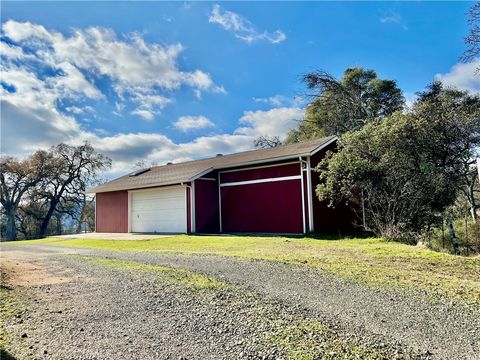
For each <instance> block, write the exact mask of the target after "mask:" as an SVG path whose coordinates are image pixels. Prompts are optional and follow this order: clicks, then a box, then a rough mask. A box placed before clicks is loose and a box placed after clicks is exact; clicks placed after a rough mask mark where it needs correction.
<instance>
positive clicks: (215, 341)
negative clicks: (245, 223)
mask: <svg viewBox="0 0 480 360" xmlns="http://www.w3.org/2000/svg"><path fill="white" fill-rule="evenodd" d="M2 250H3V251H2V269H7V270H8V269H9V270H8V271H10V273H11V274H13V275H12V279H13V278H16V279H17V280H12V281H16V285H17V286H20V287H23V288H24V289H27V290H28V291H26V292H25V293H26V294H27V295H25V296H26V300H25V301H26V303H28V302H30V303H33V304H35V306H31V307H30V308H29V309H28V310H27V311H25V312H24V314H23V315H22V317H21V318H20V319H23V320H25V323H28V324H34V326H35V329H32V330H29V331H31V334H27V337H26V338H22V334H23V332H24V331H26V330H25V326H24V324H25V323H20V324H17V323H15V322H14V323H12V324H11V325H10V330H11V332H12V333H13V334H14V335H13V336H14V337H15V338H16V339H21V340H20V345H21V346H17V348H16V349H15V351H16V354H19V355H18V356H19V357H20V358H30V357H34V356H45V357H48V358H55V359H56V358H60V357H63V358H75V359H78V358H115V357H118V356H121V355H120V354H123V355H125V353H129V354H134V355H130V357H131V358H146V359H149V358H152V359H153V358H177V359H178V358H179V357H182V356H183V357H184V358H212V359H218V358H257V357H259V358H261V357H262V356H264V357H266V358H277V357H278V348H275V347H273V348H272V346H271V344H267V343H264V342H262V341H263V340H261V339H262V336H261V334H264V333H271V332H272V331H276V330H272V326H273V325H272V324H276V323H277V322H278V321H285V320H286V319H287V320H288V321H290V322H294V321H296V320H292V319H303V320H302V321H300V322H301V323H302V322H303V323H306V322H308V321H310V319H316V320H318V321H319V322H321V323H322V324H326V325H328V326H329V327H330V329H333V331H335V333H336V335H335V337H337V336H338V338H339V339H341V341H347V342H348V341H350V340H351V339H353V340H354V341H355V342H357V343H359V344H360V345H361V346H364V347H366V348H372V349H377V350H378V351H379V353H381V351H382V348H384V350H385V352H384V354H386V355H385V358H395V357H397V358H412V357H419V358H433V359H478V358H479V356H478V354H480V342H479V341H478V334H479V331H480V312H479V310H478V309H474V308H471V309H457V308H455V307H453V306H449V305H441V304H433V303H429V302H426V301H422V300H419V299H413V298H412V297H409V296H406V295H404V294H401V293H399V292H395V291H379V290H374V289H371V288H367V287H364V286H360V285H356V284H352V283H348V282H344V281H342V280H339V279H337V278H335V277H332V276H327V275H325V274H322V273H321V272H319V271H317V270H315V269H309V268H307V267H302V266H290V265H284V264H278V263H272V262H265V261H249V260H241V259H235V258H225V257H217V256H180V255H170V254H160V253H155V254H152V253H150V254H148V253H111V252H104V251H96V250H86V249H82V250H78V249H66V248H60V247H51V246H33V245H28V246H20V245H2ZM66 254H81V255H90V256H99V257H108V258H112V259H126V260H134V261H139V262H142V263H146V264H154V265H167V266H170V267H176V268H181V269H189V270H191V271H195V272H198V273H202V274H207V275H211V276H214V277H215V278H218V279H220V280H222V281H225V282H227V283H231V284H234V285H238V286H239V287H240V288H245V289H248V290H250V291H252V292H253V293H254V294H257V296H256V297H251V296H244V298H245V299H242V296H240V297H239V298H238V299H237V297H236V295H231V296H232V297H231V299H230V300H228V301H227V302H225V299H223V300H222V299H217V297H218V294H217V295H212V294H213V293H212V294H210V295H202V296H200V297H199V295H198V294H192V293H190V292H188V291H185V290H182V289H179V288H178V287H175V286H173V287H172V286H171V285H169V284H167V283H164V284H160V287H159V284H158V279H157V278H153V277H150V276H149V275H145V274H143V275H142V276H125V274H124V273H121V272H120V273H118V272H113V271H112V270H111V269H106V268H102V267H99V266H94V265H91V264H89V263H87V262H85V261H82V260H80V259H78V258H72V257H68V256H64V255H66ZM17 264H18V265H17ZM35 273H36V274H37V275H38V276H30V275H29V274H35ZM15 274H16V275H15ZM32 278H33V279H41V280H40V282H39V283H32V282H31V281H32ZM60 279H61V280H60ZM37 281H38V280H37ZM159 289H161V291H159ZM212 296H213V297H212ZM229 296H230V295H229ZM232 299H233V300H232ZM272 309H276V310H275V313H276V314H277V315H272V314H270V311H273V310H272ZM258 314H262V315H261V316H259V315H258ZM269 314H270V315H269ZM292 316H293V318H291V317H292ZM298 316H299V318H298ZM263 317H264V318H266V319H267V320H268V321H266V320H265V319H263V320H262V319H261V318H263ZM306 319H307V320H308V321H307V320H306ZM264 320H265V321H264ZM287 328H288V327H287ZM219 329H220V330H219ZM291 331H292V332H294V330H291ZM258 339H260V340H258ZM239 341H240V342H241V344H237V343H238V342H239ZM322 341H323V340H322ZM328 341H330V340H328ZM66 344H68V345H67V346H66ZM30 347H32V348H30ZM45 350H46V351H47V354H43V352H44V351H45ZM333 352H334V353H335V351H333ZM338 355H339V356H340V355H341V352H339V353H338ZM123 357H124V356H123ZM332 357H334V358H335V354H333V355H332Z"/></svg>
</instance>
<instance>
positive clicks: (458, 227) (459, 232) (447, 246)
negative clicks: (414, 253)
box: [428, 217, 476, 255]
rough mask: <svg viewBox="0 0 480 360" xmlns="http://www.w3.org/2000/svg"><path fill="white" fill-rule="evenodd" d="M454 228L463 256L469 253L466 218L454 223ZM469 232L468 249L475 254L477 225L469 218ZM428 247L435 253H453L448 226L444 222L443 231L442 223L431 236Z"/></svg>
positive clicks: (471, 253) (459, 218) (458, 219)
mask: <svg viewBox="0 0 480 360" xmlns="http://www.w3.org/2000/svg"><path fill="white" fill-rule="evenodd" d="M453 228H454V229H455V235H456V237H457V240H458V243H459V248H460V251H461V253H462V255H466V253H467V250H466V249H467V236H466V233H465V218H461V217H458V218H457V219H456V220H455V221H453ZM467 230H468V247H469V254H470V255H474V254H475V232H476V225H475V222H474V221H473V220H472V219H471V218H468V217H467ZM428 246H429V247H430V248H431V249H433V250H435V251H447V252H449V253H453V249H452V244H451V242H450V236H449V234H448V229H447V225H446V223H445V222H444V224H443V230H442V223H440V224H438V226H436V227H435V228H434V229H433V230H432V232H431V234H430V236H429V241H428Z"/></svg>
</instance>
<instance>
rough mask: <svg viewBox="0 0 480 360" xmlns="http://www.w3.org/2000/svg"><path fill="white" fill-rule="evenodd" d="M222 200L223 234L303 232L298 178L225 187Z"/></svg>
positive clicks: (222, 190) (222, 191) (222, 189)
mask: <svg viewBox="0 0 480 360" xmlns="http://www.w3.org/2000/svg"><path fill="white" fill-rule="evenodd" d="M297 169H299V166H298V165H297ZM221 199H222V202H221V211H222V219H221V221H222V231H223V232H266V233H270V232H271V233H302V232H303V218H302V192H301V184H300V180H299V179H294V180H288V181H275V182H267V183H257V184H248V185H239V186H225V187H222V188H221Z"/></svg>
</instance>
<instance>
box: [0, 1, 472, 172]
mask: <svg viewBox="0 0 480 360" xmlns="http://www.w3.org/2000/svg"><path fill="white" fill-rule="evenodd" d="M470 5H471V3H468V2H449V3H432V2H426V3H418V2H415V3H414V2H408V3H392V2H389V3H381V2H370V3H312V2H308V3H293V2H292V3H288V2H279V3H272V2H268V3H267V2H264V3H254V2H248V3H237V2H226V3H209V2H202V3H190V2H184V3H182V2H175V3H166V2H148V3H134V2H122V3H111V2H102V3H95V2H75V3H67V2H51V3H42V2H34V3H32V2H28V3H22V2H2V3H1V12H2V18H1V43H0V55H1V65H0V66H1V79H0V85H1V86H0V91H1V151H2V153H3V154H8V155H14V156H18V157H23V156H25V155H27V154H29V153H31V152H32V151H34V150H36V149H38V148H47V147H49V146H51V145H53V144H56V143H59V142H67V143H71V144H78V143H80V142H82V141H85V140H88V141H90V142H91V143H92V144H93V145H94V146H95V147H96V148H97V149H98V150H99V151H101V152H103V153H105V154H107V155H108V156H110V157H111V158H112V159H113V168H112V170H111V172H110V173H109V174H107V176H114V175H117V174H120V173H122V172H126V171H130V170H131V168H132V165H133V164H134V163H135V162H136V161H138V160H145V161H147V162H150V161H155V162H157V163H159V164H162V163H166V162H167V161H182V160H187V159H192V158H202V157H208V156H211V155H214V154H216V153H230V152H236V151H241V150H247V149H250V148H252V146H253V139H254V138H255V137H257V136H259V135H278V136H280V137H282V138H283V137H284V136H285V135H286V133H287V132H288V131H289V130H290V129H291V128H293V127H295V125H296V123H297V121H298V120H299V119H301V118H302V116H303V108H304V106H305V101H304V99H303V98H302V93H303V92H304V88H303V87H302V84H301V82H300V77H301V75H302V74H304V73H306V72H308V71H311V70H314V69H323V70H326V71H328V72H330V73H332V74H333V75H335V76H341V74H342V72H343V70H344V69H345V68H346V67H351V66H362V67H366V68H372V69H375V70H376V71H377V72H378V73H379V75H380V76H381V77H383V78H388V79H395V80H397V81H398V84H399V86H400V87H401V88H402V90H403V91H404V92H405V96H406V98H407V100H410V101H411V100H412V99H413V98H414V94H415V92H417V91H419V90H422V89H423V88H424V87H425V85H426V84H428V83H429V82H431V81H432V80H433V79H435V78H438V79H442V80H443V81H444V82H446V83H447V84H449V85H453V86H458V87H461V88H464V89H469V90H471V91H476V92H478V91H480V80H479V77H478V76H474V72H475V67H476V66H478V64H479V62H478V61H476V62H474V63H471V64H462V63H459V60H458V59H459V56H460V55H461V54H462V52H463V50H464V48H465V47H464V44H463V38H464V36H465V35H466V33H467V30H468V28H467V24H466V16H465V12H466V11H467V9H468V7H469V6H470Z"/></svg>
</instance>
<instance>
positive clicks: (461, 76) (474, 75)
mask: <svg viewBox="0 0 480 360" xmlns="http://www.w3.org/2000/svg"><path fill="white" fill-rule="evenodd" d="M479 68H480V59H476V60H474V61H472V62H469V63H457V64H455V65H453V66H452V68H451V69H450V71H449V72H447V73H446V74H436V75H435V79H436V80H440V81H442V82H443V83H444V84H445V85H447V86H453V87H457V88H459V89H462V90H468V91H471V92H473V93H480V73H479V72H478V69H479Z"/></svg>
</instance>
